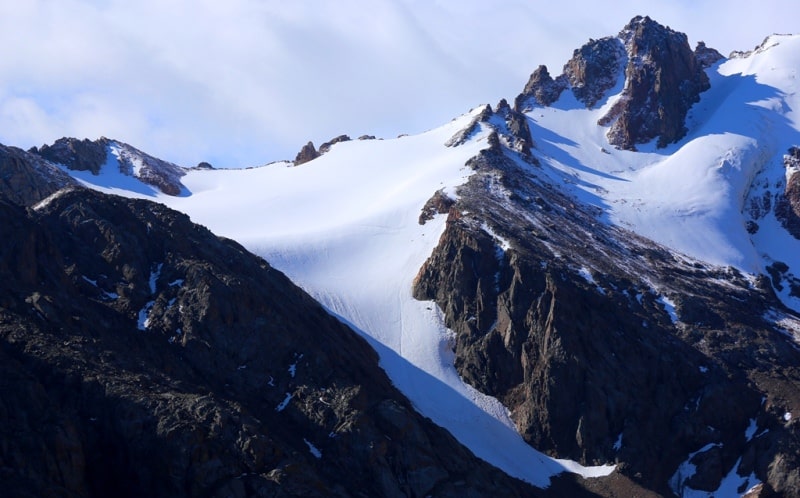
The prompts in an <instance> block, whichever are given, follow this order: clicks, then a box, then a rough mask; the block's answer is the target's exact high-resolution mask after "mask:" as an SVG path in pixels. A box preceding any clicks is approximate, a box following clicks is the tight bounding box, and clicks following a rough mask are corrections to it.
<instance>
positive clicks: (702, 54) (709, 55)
mask: <svg viewBox="0 0 800 498" xmlns="http://www.w3.org/2000/svg"><path fill="white" fill-rule="evenodd" d="M694 56H695V57H696V58H697V62H699V63H700V66H701V67H702V68H703V69H707V68H709V67H711V66H713V65H714V64H716V63H717V62H719V61H721V60H722V59H724V58H725V57H724V56H723V55H722V54H721V53H719V52H718V51H717V50H715V49H713V48H711V47H708V46H706V43H705V42H703V41H699V42H697V46H696V47H695V48H694Z"/></svg>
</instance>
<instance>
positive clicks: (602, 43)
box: [515, 16, 721, 150]
mask: <svg viewBox="0 0 800 498" xmlns="http://www.w3.org/2000/svg"><path fill="white" fill-rule="evenodd" d="M698 54H699V55H698ZM717 56H719V54H718V53H717V52H716V51H715V50H713V49H709V48H708V47H706V46H705V44H702V45H698V47H697V50H696V51H692V50H691V48H690V47H689V44H688V41H687V37H686V35H685V34H683V33H678V32H675V31H673V30H671V29H670V28H668V27H664V26H662V25H660V24H659V23H657V22H656V21H653V20H652V19H650V18H649V17H641V16H637V17H635V18H634V19H633V20H631V22H630V23H629V24H628V25H627V26H625V28H623V30H622V31H620V33H619V34H618V35H617V36H616V37H606V38H602V39H599V40H590V41H589V42H588V43H587V44H585V45H583V46H582V47H581V48H579V49H576V50H575V52H574V53H573V56H572V58H571V59H570V60H569V61H568V62H567V63H566V64H565V65H564V71H563V73H562V74H561V75H560V76H558V77H557V78H555V79H553V78H552V77H551V76H550V74H549V72H548V71H547V68H546V67H544V66H540V67H539V68H537V69H536V71H534V72H533V74H532V75H531V77H530V79H529V81H528V83H527V84H526V85H525V88H524V89H523V91H522V93H521V94H520V95H519V96H517V98H516V100H515V102H516V106H515V107H516V109H517V110H519V111H523V112H524V111H526V110H530V109H531V106H535V105H542V106H550V105H553V104H554V103H555V102H556V101H557V100H558V99H559V98H560V96H561V94H562V92H563V91H564V90H566V89H568V88H569V89H570V90H571V91H572V94H573V95H574V97H575V99H576V100H578V101H579V102H580V103H581V104H583V105H585V106H586V107H588V108H593V107H595V106H596V105H597V104H598V103H600V102H601V101H603V99H604V98H606V97H608V92H609V91H610V90H611V89H613V88H615V87H616V86H617V85H618V84H619V82H620V81H622V82H623V83H622V93H621V95H620V96H619V98H618V99H617V100H616V101H615V102H614V103H613V105H611V107H610V108H609V109H608V111H606V112H605V114H604V115H603V116H602V117H601V118H600V119H599V120H598V125H600V126H604V127H608V128H609V129H608V131H607V136H608V141H609V143H610V144H611V145H614V146H616V147H619V148H622V149H630V150H635V148H636V144H641V143H646V142H649V141H651V140H653V139H657V143H658V146H659V147H664V146H666V145H667V144H669V143H673V142H675V141H676V140H678V139H680V138H682V137H683V136H684V135H685V133H686V128H685V126H684V121H685V119H686V114H687V111H688V110H689V107H691V105H692V104H694V103H695V102H697V101H698V99H699V95H700V93H702V92H703V91H704V90H707V89H708V87H709V82H708V76H707V75H706V74H705V72H704V68H705V67H708V65H709V64H711V63H713V62H715V61H716V60H719V58H721V56H719V57H717ZM712 61H713V62H712Z"/></svg>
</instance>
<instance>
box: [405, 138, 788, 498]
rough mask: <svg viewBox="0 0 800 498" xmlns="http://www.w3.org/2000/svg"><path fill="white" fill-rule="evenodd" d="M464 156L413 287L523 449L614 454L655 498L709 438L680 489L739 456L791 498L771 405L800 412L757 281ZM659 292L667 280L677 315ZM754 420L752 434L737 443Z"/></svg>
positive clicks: (491, 160) (504, 164)
mask: <svg viewBox="0 0 800 498" xmlns="http://www.w3.org/2000/svg"><path fill="white" fill-rule="evenodd" d="M468 165H469V166H471V167H472V168H473V169H475V173H474V174H473V176H472V177H471V178H470V180H469V182H468V183H467V184H466V185H465V186H463V187H462V188H461V189H460V190H459V198H458V200H457V203H456V205H455V206H454V207H453V208H452V209H451V210H450V216H449V218H448V223H447V226H446V229H445V232H444V234H443V235H442V237H441V239H440V241H439V245H438V247H437V248H436V249H435V251H434V253H433V254H432V255H431V257H430V258H429V260H428V261H427V262H426V263H425V265H424V266H423V268H422V269H421V270H420V272H419V274H418V276H417V278H416V279H415V282H414V295H415V296H416V297H417V298H419V299H425V300H427V299H433V300H435V301H436V302H437V303H438V304H439V306H440V307H441V309H442V310H443V312H444V314H445V318H446V323H447V325H448V327H449V328H451V329H452V330H453V331H454V332H455V333H456V339H455V344H454V350H455V354H456V367H457V369H458V371H459V373H460V375H461V376H462V378H464V379H465V380H466V381H467V382H469V383H470V384H472V385H473V386H475V387H476V388H477V389H479V390H481V391H482V392H486V393H489V394H492V395H494V396H497V397H498V398H499V399H500V400H501V401H503V403H504V404H505V405H506V406H507V407H508V408H509V409H510V410H511V415H512V418H513V420H514V421H515V423H516V424H517V428H518V430H519V431H520V433H521V434H522V435H523V437H524V438H525V439H526V440H527V441H529V442H530V443H531V444H532V445H533V446H534V447H536V448H537V449H539V450H542V451H545V452H546V453H549V454H551V455H554V456H558V457H562V458H563V457H567V458H572V459H576V460H579V461H581V462H583V463H587V464H599V463H604V462H610V461H615V462H617V463H618V465H619V467H618V469H619V470H618V472H620V473H622V474H623V475H624V476H626V477H627V478H629V479H632V480H634V481H635V482H636V484H637V485H640V486H643V487H645V488H647V489H649V490H652V491H654V492H656V493H659V494H662V495H668V494H670V493H671V491H670V484H671V482H672V479H673V476H674V475H675V472H676V469H677V468H678V466H679V465H680V464H681V463H682V462H684V461H686V459H687V458H688V457H689V455H691V454H693V453H695V452H697V450H698V449H700V448H703V447H705V446H707V445H709V444H712V447H714V448H716V447H717V445H719V449H718V450H715V451H713V452H708V451H706V452H703V453H701V454H698V455H696V459H695V461H694V463H695V464H696V465H697V469H698V470H697V472H696V473H695V474H694V475H691V476H688V475H687V476H683V477H681V476H679V479H678V484H679V485H680V486H684V485H686V486H692V487H695V489H716V487H718V486H719V483H720V480H721V478H722V476H724V475H728V473H729V472H730V471H731V469H732V468H733V467H734V465H737V462H738V461H739V460H740V459H741V461H742V462H743V463H742V465H743V467H742V472H743V474H742V475H749V474H750V473H751V472H752V473H755V474H756V475H757V477H758V478H759V479H760V480H762V481H764V482H767V483H768V484H769V486H770V487H772V488H773V489H775V490H776V492H778V493H788V495H791V496H797V493H796V492H793V491H791V490H792V489H794V488H793V487H792V486H793V483H794V482H795V480H796V479H798V478H800V472H798V471H795V470H790V468H791V465H794V464H796V463H798V458H800V457H796V456H791V457H790V456H788V455H789V452H788V450H787V448H791V447H794V446H793V445H795V444H800V441H798V437H799V436H800V431H798V430H797V427H792V426H787V425H785V423H784V422H783V421H782V419H781V416H782V415H781V414H782V413H785V412H787V411H790V410H789V409H788V408H785V407H786V406H800V395H798V394H797V390H796V387H795V386H796V385H798V384H799V383H800V367H798V365H800V357H799V356H798V352H797V350H796V349H795V347H794V345H793V343H792V341H791V339H789V338H786V337H785V336H781V335H780V334H777V335H776V332H775V331H774V329H773V324H772V322H770V321H769V320H767V319H764V318H763V317H764V313H765V310H767V309H768V308H769V307H770V306H776V305H777V304H776V303H777V301H776V300H775V296H774V294H773V293H772V290H771V287H770V285H769V284H768V283H766V282H765V281H763V280H762V281H760V282H759V283H758V284H757V285H756V286H755V287H753V286H751V285H750V284H749V283H748V282H747V281H746V280H745V279H743V278H741V276H737V274H736V272H730V271H727V270H722V269H714V268H713V267H706V266H703V265H700V264H699V263H696V264H689V263H686V262H684V261H683V260H680V259H674V258H673V257H672V256H671V254H670V253H669V252H668V251H667V250H665V249H664V248H660V247H659V246H657V245H655V244H653V243H652V242H649V241H645V240H643V239H639V238H637V237H636V236H635V235H633V234H631V233H628V232H626V231H624V230H622V229H619V228H615V227H610V226H608V225H605V224H604V223H602V222H598V220H597V218H596V217H595V216H596V214H594V211H593V210H592V208H591V207H588V206H582V205H579V204H578V203H577V202H575V200H574V199H572V198H570V197H568V196H565V195H564V194H563V193H562V192H560V191H559V190H558V189H555V188H552V187H551V186H550V185H549V184H546V183H540V181H539V180H537V179H536V178H532V177H531V175H530V174H529V173H527V172H525V171H524V170H523V169H521V168H520V166H519V165H518V163H517V162H515V161H512V160H510V159H508V158H506V157H504V154H503V149H487V150H484V151H481V153H480V154H479V155H478V156H476V157H475V158H474V159H473V160H471V161H470V162H469V163H468ZM465 213H467V214H465ZM519 213H525V215H524V216H520V214H519ZM486 224H489V226H490V227H491V230H487V229H484V227H485V226H486ZM498 237H501V238H502V239H503V240H502V242H501V240H500V239H499V238H498ZM554 248H555V250H556V251H557V252H558V253H557V254H554V252H553V251H554ZM581 268H582V269H583V270H581V271H582V272H583V274H581V272H579V271H578V270H579V269H581ZM587 275H590V277H588V276H587ZM718 279H722V280H725V281H726V282H729V283H730V285H723V286H720V285H718V284H717V283H715V282H718V281H719V280H718ZM659 288H661V289H665V288H666V289H670V291H669V292H671V294H670V296H671V298H672V299H673V302H674V303H675V309H676V314H677V317H678V319H679V320H680V322H677V323H674V322H673V320H672V319H671V317H670V315H669V314H668V312H667V310H666V308H665V306H664V305H663V303H662V302H661V300H660V298H659V294H658V292H664V291H663V290H662V291H657V290H656V289H659ZM778 371H779V372H780V373H778ZM762 400H767V401H766V402H765V403H762ZM770 400H774V402H775V403H776V407H775V408H769V406H770V403H772V402H773V401H770ZM779 400H785V401H779ZM754 418H755V419H757V420H758V427H759V431H760V432H763V434H762V435H761V436H760V437H759V438H758V439H754V440H751V441H745V439H744V438H743V437H742V435H743V434H744V431H745V429H746V428H747V427H748V426H749V424H750V423H751V422H750V421H751V420H752V419H754ZM766 428H769V430H768V431H763V429H766ZM743 455H750V457H748V459H745V458H744V457H743ZM744 462H749V463H747V464H746V465H745V463H744ZM789 462H791V463H789ZM779 463H780V465H778V464H779ZM769 469H776V470H775V472H773V475H770V471H769ZM599 482H601V483H603V484H602V485H597V486H594V487H592V488H591V489H595V490H599V489H606V491H604V492H603V495H605V496H615V493H618V494H616V496H625V494H624V493H620V491H619V490H621V489H623V488H622V486H626V489H631V488H629V487H627V484H625V483H624V482H616V483H615V481H614V480H613V479H600V480H599ZM604 486H608V487H606V488H604ZM615 490H616V491H615Z"/></svg>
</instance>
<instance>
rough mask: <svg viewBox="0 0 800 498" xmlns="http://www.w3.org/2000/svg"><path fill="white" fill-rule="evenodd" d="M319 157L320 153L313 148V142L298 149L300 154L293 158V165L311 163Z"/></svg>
mask: <svg viewBox="0 0 800 498" xmlns="http://www.w3.org/2000/svg"><path fill="white" fill-rule="evenodd" d="M319 156H320V153H319V152H318V151H317V148H316V147H314V142H308V143H307V144H305V145H304V146H303V148H301V149H300V152H298V153H297V156H295V158H294V165H295V166H300V165H301V164H305V163H307V162H309V161H313V160H314V159H316V158H318V157H319Z"/></svg>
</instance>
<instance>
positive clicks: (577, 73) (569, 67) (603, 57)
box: [564, 37, 626, 109]
mask: <svg viewBox="0 0 800 498" xmlns="http://www.w3.org/2000/svg"><path fill="white" fill-rule="evenodd" d="M625 60H626V53H625V47H624V45H623V44H622V42H621V41H620V40H619V39H618V38H616V37H607V38H601V39H599V40H590V41H589V43H586V44H585V45H583V46H582V47H581V48H579V49H577V50H575V52H574V53H573V54H572V58H571V59H570V60H569V62H567V64H566V65H565V66H564V77H565V78H566V80H567V81H568V82H569V86H570V88H571V89H572V93H573V94H574V95H575V98H576V99H578V101H579V102H582V103H583V104H584V105H585V106H586V107H587V108H589V109H591V108H593V107H594V106H595V104H597V103H598V102H599V101H600V100H601V99H602V98H603V97H604V96H605V95H606V93H607V92H608V90H610V89H612V88H614V87H615V86H616V85H617V81H618V79H619V77H620V76H622V68H623V66H624V64H625Z"/></svg>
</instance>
